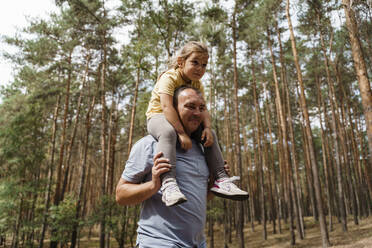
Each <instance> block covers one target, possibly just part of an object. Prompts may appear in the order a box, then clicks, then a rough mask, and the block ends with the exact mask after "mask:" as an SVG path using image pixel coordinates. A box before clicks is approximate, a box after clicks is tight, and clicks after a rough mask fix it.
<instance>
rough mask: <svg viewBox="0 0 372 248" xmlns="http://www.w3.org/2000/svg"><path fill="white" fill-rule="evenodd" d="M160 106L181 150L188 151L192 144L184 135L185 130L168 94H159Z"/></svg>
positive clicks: (171, 97)
mask: <svg viewBox="0 0 372 248" xmlns="http://www.w3.org/2000/svg"><path fill="white" fill-rule="evenodd" d="M160 104H161V108H162V109H163V113H164V115H165V118H166V119H167V121H168V122H169V123H170V124H171V125H172V126H173V127H174V129H175V130H176V132H177V134H178V136H179V138H180V143H181V147H182V149H185V150H188V149H190V148H191V146H192V143H191V139H190V138H189V136H188V135H187V134H186V133H185V129H184V128H183V125H182V123H181V121H180V118H179V117H178V114H177V111H176V109H175V108H174V107H173V96H171V95H168V94H163V93H162V94H160Z"/></svg>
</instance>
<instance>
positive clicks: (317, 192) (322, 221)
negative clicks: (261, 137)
mask: <svg viewBox="0 0 372 248" xmlns="http://www.w3.org/2000/svg"><path fill="white" fill-rule="evenodd" d="M286 16H287V20H288V26H289V31H290V39H291V45H292V53H293V57H294V62H295V66H296V71H297V78H298V81H299V84H300V89H301V91H300V92H301V94H300V96H301V97H300V99H301V108H302V110H303V114H304V117H305V123H306V135H307V137H308V141H309V148H310V149H309V151H310V158H311V165H312V166H311V167H312V171H313V175H314V187H315V196H316V200H317V208H318V213H319V225H320V231H321V236H322V245H323V247H328V246H329V245H330V242H329V237H328V230H327V226H326V221H325V217H324V210H323V202H322V196H321V187H320V180H319V175H318V165H317V163H316V161H317V160H316V157H315V151H314V146H313V137H312V132H311V126H310V118H309V113H308V110H307V105H306V98H305V92H304V85H303V81H302V73H301V68H300V64H299V62H298V57H297V48H296V41H295V37H294V34H293V27H292V21H291V17H290V14H289V0H287V4H286Z"/></svg>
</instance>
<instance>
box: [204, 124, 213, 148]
mask: <svg viewBox="0 0 372 248" xmlns="http://www.w3.org/2000/svg"><path fill="white" fill-rule="evenodd" d="M201 140H202V141H203V140H205V142H204V144H203V145H204V146H205V147H209V146H211V145H212V144H213V142H214V140H213V134H212V131H211V129H210V128H209V127H207V128H204V129H203V132H202V136H201Z"/></svg>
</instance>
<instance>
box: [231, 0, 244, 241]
mask: <svg viewBox="0 0 372 248" xmlns="http://www.w3.org/2000/svg"><path fill="white" fill-rule="evenodd" d="M236 11H237V3H236V2H235V7H234V12H233V16H232V32H233V34H232V35H233V49H234V51H233V57H234V58H233V60H234V112H235V150H236V164H237V168H238V171H239V176H240V178H242V176H243V173H242V163H241V146H240V125H239V100H238V68H237V61H236V39H237V38H236ZM237 205H238V207H237V216H238V223H237V233H238V244H239V245H238V247H240V248H244V247H245V244H244V243H245V242H244V232H243V230H244V211H243V202H239V203H237Z"/></svg>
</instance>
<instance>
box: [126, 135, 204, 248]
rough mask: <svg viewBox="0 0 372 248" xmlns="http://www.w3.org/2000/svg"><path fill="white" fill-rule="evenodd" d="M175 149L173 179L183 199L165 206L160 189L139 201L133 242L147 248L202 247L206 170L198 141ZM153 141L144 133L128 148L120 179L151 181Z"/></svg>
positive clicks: (140, 181) (134, 181)
mask: <svg viewBox="0 0 372 248" xmlns="http://www.w3.org/2000/svg"><path fill="white" fill-rule="evenodd" d="M192 142H193V143H192V148H191V149H190V150H188V151H186V152H185V151H183V150H182V149H180V148H177V163H176V174H177V176H176V177H177V182H178V185H179V187H180V189H181V191H182V193H183V194H184V195H185V196H186V197H187V202H185V203H182V204H180V205H177V206H173V207H166V206H165V204H164V203H163V202H162V201H161V196H162V195H161V192H160V191H158V192H157V193H156V194H155V195H153V196H152V197H150V198H149V199H147V200H146V201H144V202H143V203H142V206H141V214H140V220H139V222H138V229H137V244H138V245H139V247H140V248H147V247H151V248H154V247H166V248H168V247H182V248H185V247H206V244H205V237H204V225H205V219H206V207H207V190H208V178H209V171H208V167H207V164H206V161H205V157H204V154H203V152H202V150H201V146H200V144H198V143H196V142H195V141H194V140H193V141H192ZM156 143H157V142H156V140H155V139H154V138H153V137H152V136H151V135H148V136H146V137H144V138H142V139H141V140H139V141H138V142H137V143H136V144H135V145H134V146H133V148H132V151H131V153H130V156H129V159H128V161H127V163H126V166H125V169H124V172H123V174H122V178H123V179H124V180H126V181H128V182H132V183H142V182H146V181H150V180H151V169H152V166H153V157H154V155H155V146H156Z"/></svg>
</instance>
